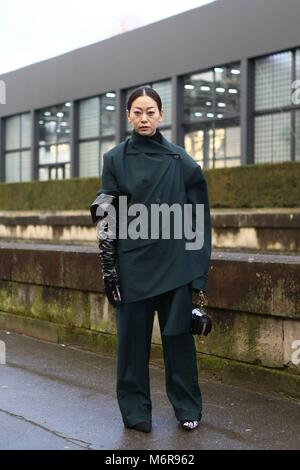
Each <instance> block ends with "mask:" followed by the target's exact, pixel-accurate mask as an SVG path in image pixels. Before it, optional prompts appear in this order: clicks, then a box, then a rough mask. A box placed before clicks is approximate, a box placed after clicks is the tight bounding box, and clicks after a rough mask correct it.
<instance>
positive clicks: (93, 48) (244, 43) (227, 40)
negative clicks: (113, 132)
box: [0, 0, 300, 116]
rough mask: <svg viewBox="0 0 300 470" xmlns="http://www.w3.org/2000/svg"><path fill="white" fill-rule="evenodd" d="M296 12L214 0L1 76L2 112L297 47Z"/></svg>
mask: <svg viewBox="0 0 300 470" xmlns="http://www.w3.org/2000/svg"><path fill="white" fill-rule="evenodd" d="M299 18H300V1H299V0H251V1H249V0H218V1H216V2H214V3H211V4H208V5H206V6H203V7H200V8H197V9H194V10H190V11H188V12H185V13H182V14H180V15H176V16H173V17H171V18H167V19H165V20H162V21H159V22H157V23H154V24H151V25H148V26H145V27H143V28H138V29H136V30H134V31H129V32H127V33H125V34H121V35H118V36H114V37H112V38H109V39H107V40H104V41H101V42H98V43H95V44H93V45H90V46H86V47H82V48H80V49H77V50H75V51H72V52H69V53H66V54H63V55H60V56H58V57H55V58H53V59H48V60H45V61H42V62H39V63H37V64H33V65H31V66H28V67H24V68H22V69H18V70H16V71H13V72H10V73H7V74H4V75H2V76H0V79H2V80H4V81H5V82H6V85H7V104H5V105H3V104H2V105H0V116H7V115H11V114H15V113H19V112H22V111H29V110H32V109H36V108H41V107H44V106H48V105H52V104H57V103H61V102H63V101H67V100H68V101H72V100H74V99H79V98H82V97H87V96H92V95H95V94H101V93H105V92H106V91H109V90H119V89H121V88H127V87H131V86H135V85H137V84H140V83H144V82H148V81H157V80H161V79H164V78H171V77H174V76H176V75H180V74H184V73H188V72H192V71H196V70H202V69H205V68H207V67H210V66H212V65H217V64H220V65H221V64H223V63H229V62H231V61H236V60H241V59H245V58H249V57H254V56H257V55H262V54H267V53H270V52H274V51H277V50H281V49H286V48H290V47H294V46H300V36H299Z"/></svg>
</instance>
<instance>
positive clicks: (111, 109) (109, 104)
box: [100, 92, 116, 136]
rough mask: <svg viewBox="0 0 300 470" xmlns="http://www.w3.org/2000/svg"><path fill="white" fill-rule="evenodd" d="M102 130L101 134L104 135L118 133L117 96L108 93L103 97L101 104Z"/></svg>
mask: <svg viewBox="0 0 300 470" xmlns="http://www.w3.org/2000/svg"><path fill="white" fill-rule="evenodd" d="M100 112H101V128H100V133H101V135H102V136H104V135H109V136H112V135H115V133H116V94H115V93H112V92H110V93H106V94H105V95H103V96H101V104H100Z"/></svg>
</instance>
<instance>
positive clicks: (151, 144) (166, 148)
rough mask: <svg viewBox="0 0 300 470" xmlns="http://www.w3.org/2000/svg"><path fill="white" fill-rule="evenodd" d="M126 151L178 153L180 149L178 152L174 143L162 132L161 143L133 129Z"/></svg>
mask: <svg viewBox="0 0 300 470" xmlns="http://www.w3.org/2000/svg"><path fill="white" fill-rule="evenodd" d="M126 153H160V154H164V153H168V154H172V155H176V154H177V153H178V151H177V152H176V150H174V148H173V144H171V142H169V141H168V140H167V139H166V138H165V137H164V136H163V135H162V134H161V143H160V142H158V141H157V140H154V139H149V138H147V137H145V136H142V135H140V134H138V133H137V132H135V131H133V132H132V134H131V136H130V137H129V138H128V145H127V149H126Z"/></svg>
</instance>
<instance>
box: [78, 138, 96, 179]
mask: <svg viewBox="0 0 300 470" xmlns="http://www.w3.org/2000/svg"><path fill="white" fill-rule="evenodd" d="M79 174H80V176H81V177H88V176H100V152H99V140H93V141H91V142H81V143H80V144H79Z"/></svg>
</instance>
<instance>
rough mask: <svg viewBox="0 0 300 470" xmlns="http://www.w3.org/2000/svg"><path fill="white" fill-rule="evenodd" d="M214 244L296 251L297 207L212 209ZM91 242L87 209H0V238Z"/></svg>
mask: <svg viewBox="0 0 300 470" xmlns="http://www.w3.org/2000/svg"><path fill="white" fill-rule="evenodd" d="M211 212H212V226H213V231H212V242H213V247H214V248H221V249H223V248H226V249H235V248H236V247H239V248H241V249H251V250H252V249H253V250H279V251H292V252H300V209H296V208H294V209H247V210H246V209H244V210H242V209H235V210H230V209H212V211H211ZM1 239H2V240H18V239H19V240H23V241H31V240H36V241H49V242H52V243H57V242H63V243H67V242H72V243H80V244H91V245H95V244H96V242H95V240H96V237H95V227H94V226H93V225H92V222H91V218H90V215H89V212H87V211H64V212H44V213H43V212H10V211H4V212H3V211H2V212H0V240H1Z"/></svg>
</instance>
